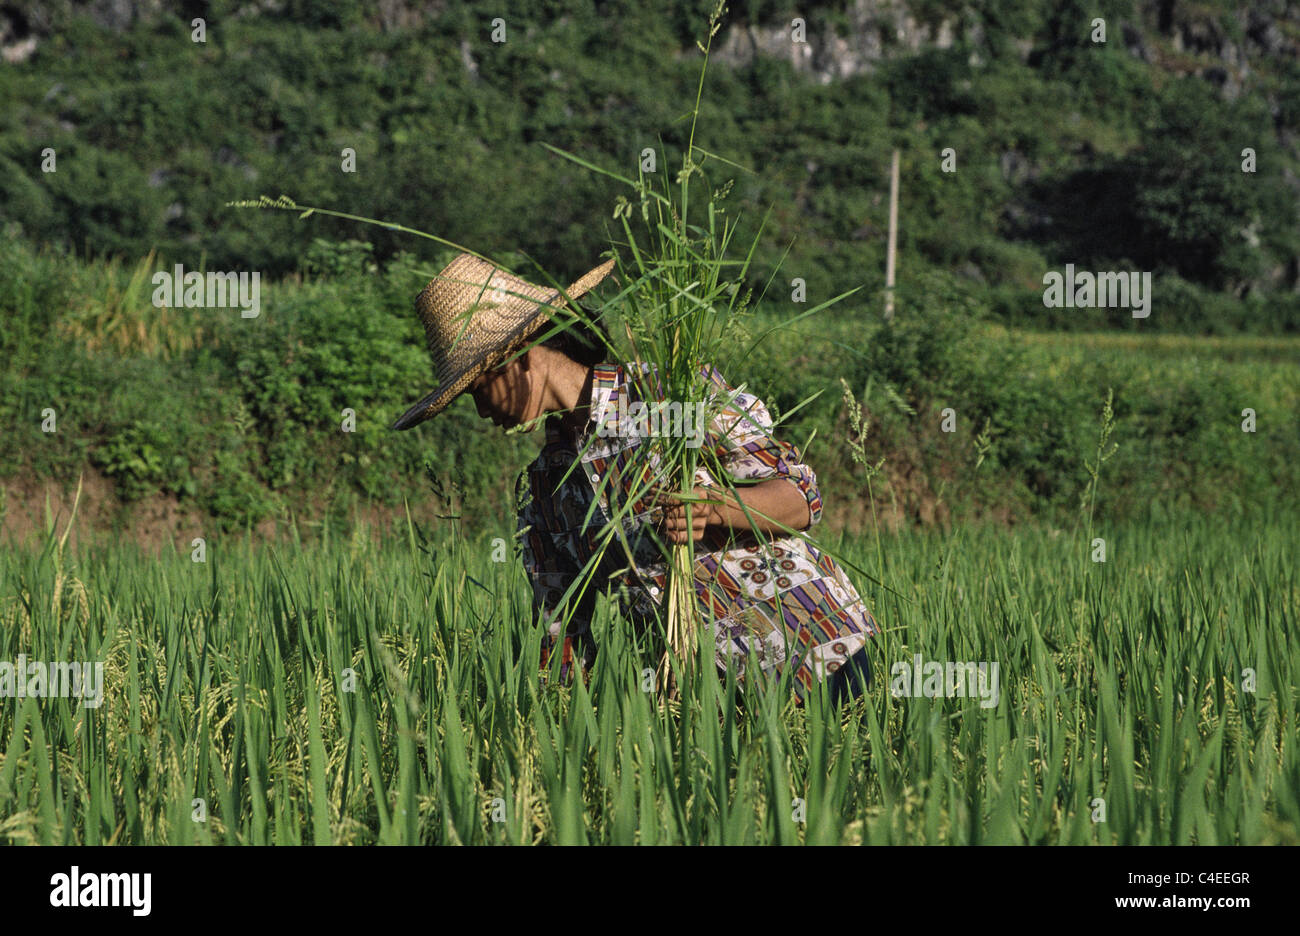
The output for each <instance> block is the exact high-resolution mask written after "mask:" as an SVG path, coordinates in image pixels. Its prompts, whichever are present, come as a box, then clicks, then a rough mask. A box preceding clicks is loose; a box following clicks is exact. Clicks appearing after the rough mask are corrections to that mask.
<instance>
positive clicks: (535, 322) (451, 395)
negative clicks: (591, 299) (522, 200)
mask: <svg viewBox="0 0 1300 936" xmlns="http://www.w3.org/2000/svg"><path fill="white" fill-rule="evenodd" d="M613 269H614V261H613V260H608V261H606V262H605V263H602V264H601V265H600V266H598V267H596V268H594V269H592V270H590V271H589V272H587V273H586V274H584V275H583V276H581V277H580V278H579V279H578V280H577V281H576V282H574V283H573V285H571V286H570V287H569V288H568V289H567V290H565V292H567V293H568V295H569V298H570V299H577V298H578V297H580V296H582V295H584V294H586V293H587V292H589V291H591V290H592V289H594V288H595V287H596V286H597V285H599V283H600V282H601V281H602V280H603V279H605V277H606V276H608V275H609V274H610V272H612V271H613ZM431 285H432V284H431ZM477 291H478V292H481V290H477ZM510 298H511V299H518V297H513V296H512V297H510ZM556 299H560V300H561V302H560V303H559V304H558V305H555V306H554V309H555V310H558V309H559V308H562V307H563V305H564V303H563V296H562V294H561V293H560V291H559V290H551V291H550V293H549V294H548V295H546V296H545V297H544V298H541V299H539V300H537V301H536V303H534V302H533V301H532V300H519V304H520V305H525V306H527V307H528V311H526V312H525V311H522V310H520V309H518V308H516V309H515V310H514V311H519V312H520V314H521V316H524V317H523V318H521V322H520V324H519V326H518V327H516V328H515V329H513V330H512V331H511V332H510V333H509V334H508V335H506V336H505V337H504V338H502V339H501V340H500V341H498V342H497V343H495V344H494V345H493V346H492V347H490V348H488V349H487V350H486V351H484V352H483V353H481V354H478V355H476V356H475V357H474V358H473V359H471V360H468V361H467V362H465V363H464V364H463V366H461V367H458V368H450V369H449V371H448V372H447V373H445V374H444V373H439V374H438V388H437V389H436V390H433V391H432V392H430V393H428V394H426V395H425V396H424V397H423V398H422V399H421V400H420V401H419V402H418V403H416V404H415V405H414V406H412V407H410V408H409V409H408V410H407V411H406V412H405V413H403V414H402V415H401V417H400V418H399V419H398V420H397V421H396V422H395V423H393V428H394V429H410V428H413V427H414V426H418V425H419V424H420V423H422V422H425V421H426V420H429V419H432V418H433V417H434V416H437V415H438V414H439V413H441V412H442V411H443V410H445V409H446V408H447V407H448V406H450V405H451V403H452V402H453V401H454V400H455V399H456V398H457V397H458V396H460V395H461V394H462V393H464V392H465V390H466V389H468V387H469V385H470V384H472V383H473V382H474V381H475V380H476V379H477V378H478V376H479V375H480V374H482V373H484V372H486V371H489V370H491V369H492V368H494V367H496V366H497V365H499V364H501V363H502V362H504V361H506V360H507V359H508V358H509V357H510V356H511V355H512V354H514V353H515V352H516V351H518V350H519V349H520V348H522V347H523V346H524V345H525V344H527V342H528V338H529V337H530V336H531V335H532V334H533V333H534V332H536V331H537V330H538V329H540V328H541V327H542V326H543V325H545V324H546V322H547V321H549V320H550V317H551V311H548V309H551V308H552V305H553V303H555V300H556Z"/></svg>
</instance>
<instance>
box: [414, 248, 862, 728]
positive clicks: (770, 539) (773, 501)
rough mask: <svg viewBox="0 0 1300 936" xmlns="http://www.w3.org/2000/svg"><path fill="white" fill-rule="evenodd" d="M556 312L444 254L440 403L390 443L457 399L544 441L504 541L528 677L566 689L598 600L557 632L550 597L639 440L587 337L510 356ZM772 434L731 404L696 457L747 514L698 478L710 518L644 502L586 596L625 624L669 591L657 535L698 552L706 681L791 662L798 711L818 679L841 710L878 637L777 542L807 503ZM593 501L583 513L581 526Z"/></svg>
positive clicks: (586, 547) (723, 388) (809, 510)
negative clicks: (538, 671)
mask: <svg viewBox="0 0 1300 936" xmlns="http://www.w3.org/2000/svg"><path fill="white" fill-rule="evenodd" d="M613 266H614V261H612V260H611V261H608V262H607V263H604V264H602V265H601V266H599V267H597V268H595V269H594V270H592V271H591V272H589V273H587V274H586V275H585V276H583V277H582V278H581V279H579V280H578V281H577V282H576V283H574V284H573V285H572V286H570V287H569V288H568V290H566V292H567V295H568V296H569V298H570V299H575V300H576V299H577V298H578V297H580V296H582V295H583V294H584V293H586V292H588V291H589V290H590V289H592V288H593V287H594V286H596V285H597V284H598V283H599V282H600V281H601V280H603V279H604V278H605V277H606V276H607V275H608V274H609V273H610V271H611V270H612V269H613ZM557 300H558V301H557ZM563 305H564V299H563V296H561V294H560V293H559V292H558V291H556V290H553V289H545V288H542V287H539V286H535V285H533V284H532V283H529V282H527V281H525V280H522V279H519V278H517V277H514V276H511V275H509V274H507V273H505V272H504V271H502V270H500V269H498V268H496V267H495V266H494V265H493V264H491V263H488V262H487V261H484V260H481V259H479V258H478V257H475V256H473V255H472V254H467V253H463V254H461V255H459V256H458V257H456V259H454V260H453V261H452V262H451V263H449V264H448V265H447V266H446V267H445V268H444V269H443V270H442V271H441V272H440V273H439V274H438V276H437V277H436V278H435V279H434V280H432V281H431V282H430V283H429V285H428V286H426V287H425V289H424V291H423V292H422V293H421V294H420V296H419V297H418V298H417V300H416V312H417V314H418V315H419V317H420V320H421V322H422V323H423V325H424V330H425V336H426V339H427V342H428V346H429V351H430V353H431V354H432V356H433V359H434V362H435V364H436V369H437V376H438V389H437V390H435V391H433V392H432V393H430V394H428V395H427V396H425V397H424V399H422V400H420V402H418V403H416V404H415V405H414V406H412V407H411V408H410V409H409V410H407V412H406V413H404V414H403V415H402V417H401V418H400V419H398V420H397V422H396V423H395V425H394V428H396V429H409V428H411V427H412V426H415V425H418V424H419V423H421V422H423V421H424V420H426V419H429V418H431V417H432V416H435V415H437V414H438V413H440V412H442V411H443V410H444V409H446V407H447V406H448V404H450V403H451V402H452V400H454V399H455V398H456V397H457V396H459V395H460V394H461V393H464V392H466V391H468V392H469V393H470V394H472V395H473V397H474V402H475V405H476V406H477V407H478V413H479V415H480V416H481V417H483V418H485V419H490V420H491V421H492V422H493V423H495V424H496V425H498V426H500V427H503V428H506V429H508V428H511V427H514V426H518V425H521V424H524V423H529V422H532V421H534V420H537V419H538V418H539V417H545V430H546V442H545V444H544V445H543V447H542V450H541V453H540V454H539V455H538V456H537V458H536V460H534V461H533V463H532V464H531V465H530V466H529V467H528V468H527V469H525V471H524V472H522V473H521V474H520V476H519V484H520V494H521V496H520V501H521V503H522V507H521V509H520V514H519V527H520V530H521V535H522V546H523V561H524V567H525V569H526V571H527V573H528V575H529V578H530V579H531V581H532V586H533V606H534V613H535V615H536V618H535V619H536V621H537V622H539V623H541V622H545V624H546V626H547V632H546V634H545V635H544V636H543V640H542V666H543V669H545V668H546V666H547V664H548V661H549V659H550V656H551V653H552V652H553V651H554V650H555V649H556V648H557V647H558V648H559V652H560V653H561V655H562V657H561V664H560V670H561V678H562V679H568V678H569V675H570V673H571V672H572V669H573V666H574V665H575V664H578V665H580V666H582V667H583V668H584V669H586V668H589V667H590V666H591V664H592V663H593V662H594V660H595V655H596V647H595V644H594V642H593V641H592V637H591V629H590V627H591V620H592V616H593V612H594V607H595V597H596V591H597V589H596V588H593V587H588V588H586V589H585V590H584V591H583V593H582V595H581V596H580V597H571V599H570V601H571V604H570V606H569V607H570V609H571V610H572V612H573V613H572V615H571V616H570V617H569V618H568V621H569V623H568V626H567V628H566V627H564V624H563V621H564V617H565V615H564V613H563V612H564V608H562V607H561V598H562V596H563V595H564V594H565V591H566V589H568V588H569V586H570V584H571V583H572V582H573V581H574V579H575V577H576V576H577V574H578V571H579V570H580V569H582V568H583V567H584V566H585V565H586V563H587V561H588V559H589V558H590V557H591V556H592V555H593V553H594V552H595V551H596V550H597V548H598V538H599V537H598V534H599V533H600V531H601V529H602V528H603V527H604V526H605V525H606V524H607V523H608V522H609V520H608V517H609V511H610V509H611V508H610V504H611V498H614V499H615V503H620V504H621V503H625V501H624V497H625V496H630V494H631V492H632V490H633V478H632V477H626V478H624V477H621V476H620V474H619V469H620V468H621V467H624V466H626V465H627V464H628V460H629V456H630V455H631V454H632V452H633V450H634V449H635V448H636V447H637V446H638V445H640V444H642V442H641V441H640V438H641V437H639V436H638V435H637V433H636V432H635V431H628V429H629V427H626V426H624V427H620V426H619V425H618V420H619V414H620V406H619V402H620V398H623V399H622V403H623V406H622V408H621V411H622V412H623V413H626V412H627V400H626V396H627V395H628V394H630V393H631V392H632V388H633V381H632V380H631V379H630V377H631V375H630V374H629V372H628V368H625V367H623V366H620V365H617V364H611V363H607V362H606V361H605V360H604V356H605V354H606V353H607V352H606V345H605V344H603V343H602V341H601V340H600V339H599V338H598V337H597V336H596V335H595V334H593V333H592V330H591V329H589V328H587V327H586V326H583V325H581V324H573V325H570V326H569V327H567V328H566V329H565V330H563V331H560V332H558V333H557V334H555V335H554V336H551V337H549V338H546V339H544V340H543V341H541V342H534V343H532V345H531V347H528V350H526V351H524V352H523V353H522V354H517V355H516V352H518V351H519V350H520V349H521V348H524V347H526V346H528V345H529V337H530V336H531V335H534V333H536V332H537V331H538V330H539V329H541V328H542V327H543V326H544V325H545V323H546V322H547V321H548V320H549V319H550V316H551V314H553V313H556V312H558V311H559V310H560V309H561V308H562V307H563ZM512 358H513V359H512ZM708 373H709V374H710V376H711V379H712V380H713V383H714V385H715V387H716V389H717V391H718V392H719V393H720V394H721V395H722V396H721V398H722V399H723V400H726V399H727V398H728V397H729V396H730V395H731V394H732V393H733V392H734V391H733V390H732V388H730V387H729V386H728V385H727V384H726V383H725V381H723V379H722V377H721V376H720V375H719V374H718V373H717V371H716V370H713V369H712V368H708ZM771 424H772V421H771V417H770V415H769V414H768V411H767V408H766V407H765V406H764V404H763V403H762V401H760V400H758V399H757V398H755V397H753V396H750V395H748V394H744V393H742V394H740V395H739V396H737V397H736V398H735V399H734V400H733V401H732V402H731V403H729V404H728V405H727V407H726V408H725V409H723V410H722V412H721V413H720V414H718V415H717V416H716V417H715V418H714V419H713V421H712V423H711V425H710V427H709V432H708V433H707V434H706V436H705V439H706V441H705V442H704V444H705V445H707V446H710V447H711V448H712V449H713V451H715V452H717V453H718V455H719V459H720V462H721V464H722V465H724V466H725V468H726V470H727V472H728V473H729V474H730V475H731V477H732V479H733V480H734V481H737V482H743V483H744V484H745V486H744V487H740V488H739V492H740V493H739V496H740V497H743V503H744V505H745V507H747V508H748V510H749V515H748V516H747V515H746V512H745V510H744V509H743V508H742V507H741V506H740V505H739V503H738V502H737V492H733V491H728V490H726V489H725V488H722V487H720V486H719V484H718V482H717V481H716V480H715V479H712V478H710V477H708V476H707V471H704V472H702V475H697V481H698V482H700V484H699V485H698V486H697V487H696V488H695V490H694V492H693V494H694V495H695V496H699V497H707V498H709V499H710V501H711V503H709V504H703V503H695V504H694V505H693V506H692V522H691V524H690V525H689V526H688V525H687V520H686V516H687V515H686V505H685V504H684V503H682V502H681V501H679V500H677V499H676V498H673V497H671V496H670V495H668V494H666V493H665V492H657V493H656V494H655V495H654V496H653V497H643V499H642V500H639V501H636V502H635V503H634V504H633V505H632V507H633V509H632V511H631V512H630V514H629V516H628V517H627V519H626V520H624V527H625V532H626V533H627V538H626V542H628V543H631V544H632V545H631V552H632V558H633V559H634V562H632V563H629V561H628V555H627V553H626V552H625V551H624V549H623V548H621V547H620V546H619V545H618V543H614V544H613V545H611V546H610V548H609V549H608V550H607V552H606V555H605V558H604V560H602V565H601V567H600V568H599V569H598V583H599V585H598V587H599V588H600V589H602V590H603V589H604V588H608V587H612V586H625V587H623V588H621V589H620V591H621V594H622V597H623V598H624V610H625V612H626V613H627V614H628V616H629V617H630V618H632V619H633V620H634V621H645V620H647V619H648V618H649V617H650V616H653V614H654V612H655V610H656V608H657V607H660V606H661V605H662V604H663V602H662V598H663V596H664V594H665V591H666V570H665V563H664V552H663V550H662V549H660V548H659V547H658V546H657V545H656V542H655V539H656V536H657V537H660V538H662V539H664V540H666V541H668V542H671V543H685V542H686V541H687V538H688V537H689V538H690V539H691V540H693V541H694V542H695V543H696V544H697V545H696V548H695V557H696V560H695V588H696V595H697V598H698V601H699V609H700V616H701V620H702V621H704V622H705V624H704V625H703V626H702V629H701V631H700V646H701V647H702V648H705V647H707V646H708V644H709V642H710V637H711V638H712V643H713V645H714V649H715V659H716V662H717V664H718V666H719V667H724V668H725V667H726V666H728V665H731V666H734V667H735V668H736V669H737V672H738V674H740V675H743V673H744V672H745V669H746V668H747V667H750V666H756V667H758V668H759V669H760V670H761V671H763V672H764V673H766V674H768V675H776V674H778V673H779V672H780V671H781V670H782V669H783V668H784V667H785V666H786V665H787V664H788V665H790V666H792V667H794V672H793V674H792V681H791V684H792V686H793V689H794V692H795V694H796V698H797V699H798V701H799V702H800V704H802V703H803V700H804V697H805V695H806V693H807V692H808V691H809V690H810V689H811V688H812V687H813V686H814V684H815V683H816V682H817V681H818V680H826V684H827V688H828V690H829V692H830V696H831V698H832V699H833V700H835V701H840V700H842V699H844V698H846V697H853V696H855V695H857V694H858V693H859V692H861V690H862V689H863V688H864V687H865V686H866V685H867V684H868V683H869V682H870V679H871V670H870V666H869V664H868V661H867V654H866V649H865V644H866V640H867V638H868V637H871V636H874V635H875V634H877V633H878V628H877V625H876V622H875V620H874V619H873V618H872V616H871V614H870V612H869V611H868V610H867V607H866V605H865V604H864V602H863V601H862V599H861V598H860V597H859V596H858V593H857V590H856V589H855V588H854V586H853V584H852V582H850V581H849V579H848V577H847V576H846V575H845V574H844V572H843V571H842V569H841V568H840V567H839V566H838V565H837V564H836V563H835V562H834V561H833V560H832V559H831V558H830V557H829V556H827V555H824V554H822V553H820V552H819V551H818V550H817V549H815V548H814V547H813V546H812V545H810V544H808V543H806V542H805V541H804V540H803V539H802V538H801V537H797V536H791V535H789V534H788V533H787V532H786V528H789V529H793V530H804V529H807V528H808V527H810V526H812V525H813V524H814V523H816V522H817V521H818V520H819V519H820V518H821V513H822V502H821V496H820V494H819V492H818V488H817V478H816V475H814V474H813V471H812V469H811V468H809V467H808V466H806V465H804V464H803V463H802V462H801V461H800V458H799V453H798V451H797V450H796V449H794V448H793V447H792V446H790V445H789V444H787V443H785V442H781V441H778V440H776V439H775V438H773V437H772V436H771V434H770V432H768V431H765V430H768V429H770V427H771ZM575 461H577V462H578V464H577V465H576V466H574V468H573V470H572V471H571V472H570V471H569V468H570V466H573V464H574V462H575ZM566 472H568V475H567V478H566V477H565V475H566ZM606 474H611V475H612V477H611V478H606V477H605V476H606ZM751 482H752V483H751ZM593 499H595V500H596V501H597V502H598V509H597V510H596V512H595V513H594V514H593V515H592V518H591V520H590V522H589V523H584V520H585V519H586V518H587V513H588V508H589V507H590V505H591V503H592V501H593ZM755 531H759V533H761V534H762V535H758V534H756V532H755ZM562 631H563V633H562Z"/></svg>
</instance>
